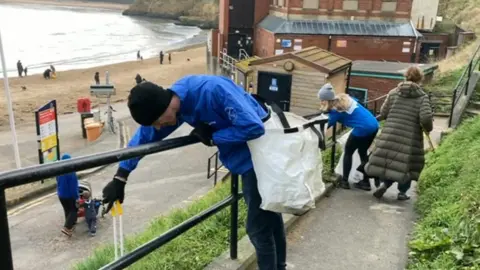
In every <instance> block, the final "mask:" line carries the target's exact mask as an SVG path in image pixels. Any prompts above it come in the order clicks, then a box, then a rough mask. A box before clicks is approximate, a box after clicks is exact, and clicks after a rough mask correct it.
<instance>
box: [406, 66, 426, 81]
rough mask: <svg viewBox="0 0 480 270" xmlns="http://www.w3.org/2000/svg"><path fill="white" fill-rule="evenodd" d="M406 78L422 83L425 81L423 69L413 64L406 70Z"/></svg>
mask: <svg viewBox="0 0 480 270" xmlns="http://www.w3.org/2000/svg"><path fill="white" fill-rule="evenodd" d="M405 79H406V80H407V81H409V82H414V83H421V82H422V81H423V71H422V70H421V69H420V68H418V67H417V66H411V67H409V68H408V69H407V71H406V72H405Z"/></svg>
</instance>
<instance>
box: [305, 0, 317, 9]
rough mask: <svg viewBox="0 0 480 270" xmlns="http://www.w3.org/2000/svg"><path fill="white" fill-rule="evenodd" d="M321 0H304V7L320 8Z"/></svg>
mask: <svg viewBox="0 0 480 270" xmlns="http://www.w3.org/2000/svg"><path fill="white" fill-rule="evenodd" d="M319 3H320V1H318V0H303V8H308V9H318V8H319Z"/></svg>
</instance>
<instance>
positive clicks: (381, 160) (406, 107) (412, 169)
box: [365, 82, 433, 183]
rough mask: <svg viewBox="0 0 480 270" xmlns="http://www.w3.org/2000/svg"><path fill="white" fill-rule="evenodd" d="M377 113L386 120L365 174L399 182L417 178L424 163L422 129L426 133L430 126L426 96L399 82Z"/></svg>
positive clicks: (420, 90) (422, 92) (412, 85)
mask: <svg viewBox="0 0 480 270" xmlns="http://www.w3.org/2000/svg"><path fill="white" fill-rule="evenodd" d="M380 114H381V118H382V119H386V120H385V124H384V127H383V129H382V131H381V134H380V135H379V136H378V138H377V140H376V141H375V146H374V149H373V151H372V155H371V156H370V159H369V162H368V163H367V165H366V166H365V170H366V173H367V174H368V175H369V176H370V177H378V178H380V179H382V180H392V181H395V182H399V183H405V182H407V181H411V180H418V178H419V176H420V173H421V171H422V169H423V167H424V165H425V158H424V154H425V152H424V144H423V131H422V128H423V130H425V131H426V132H430V131H432V129H433V122H432V121H433V115H432V108H431V106H430V100H429V98H428V95H427V94H425V92H424V91H423V90H422V89H421V87H420V86H419V85H418V84H415V83H413V82H402V83H400V84H399V85H398V87H397V88H395V89H393V90H392V91H390V93H389V94H388V96H387V99H386V100H385V102H384V103H383V105H382V108H381V112H380Z"/></svg>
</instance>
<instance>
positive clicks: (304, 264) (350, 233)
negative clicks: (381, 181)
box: [288, 186, 414, 270]
mask: <svg viewBox="0 0 480 270" xmlns="http://www.w3.org/2000/svg"><path fill="white" fill-rule="evenodd" d="M396 192H397V190H396V186H393V187H391V188H390V190H389V191H388V193H387V194H385V197H384V198H383V199H382V200H377V199H376V198H374V197H373V196H372V194H371V192H365V191H359V190H337V191H335V192H333V194H332V196H331V197H329V198H326V199H324V200H323V201H321V203H320V204H319V205H318V206H317V208H316V209H314V210H312V211H311V212H310V213H308V214H307V215H306V216H304V217H302V219H301V220H300V221H299V222H298V223H297V224H296V225H295V226H294V228H293V230H292V231H291V232H290V233H289V236H288V244H289V246H288V269H299V270H320V269H335V270H353V269H358V270H363V269H365V270H377V269H378V270H385V269H389V270H394V269H398V270H402V269H405V264H406V261H407V255H408V250H407V237H408V233H409V232H410V230H411V228H412V226H413V221H414V211H413V200H412V201H408V202H397V201H396V194H397V193H396ZM410 193H411V194H410V195H412V196H414V192H412V191H410Z"/></svg>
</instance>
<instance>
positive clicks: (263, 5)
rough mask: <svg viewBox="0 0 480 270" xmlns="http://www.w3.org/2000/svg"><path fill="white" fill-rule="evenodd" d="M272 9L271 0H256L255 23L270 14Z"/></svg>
mask: <svg viewBox="0 0 480 270" xmlns="http://www.w3.org/2000/svg"><path fill="white" fill-rule="evenodd" d="M269 10H270V0H263V1H255V21H254V24H255V25H257V24H258V23H260V22H261V21H262V20H263V18H265V17H266V16H267V15H268V12H269Z"/></svg>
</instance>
